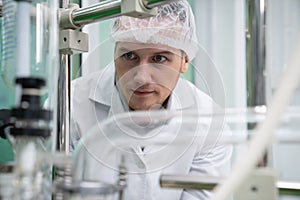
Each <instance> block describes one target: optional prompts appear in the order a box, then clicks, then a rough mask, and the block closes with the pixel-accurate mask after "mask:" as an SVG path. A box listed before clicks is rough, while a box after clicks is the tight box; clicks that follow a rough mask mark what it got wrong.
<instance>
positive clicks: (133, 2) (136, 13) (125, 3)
mask: <svg viewBox="0 0 300 200" xmlns="http://www.w3.org/2000/svg"><path fill="white" fill-rule="evenodd" d="M121 12H122V14H123V15H127V16H130V17H137V18H146V17H151V16H155V15H156V14H157V8H152V9H149V8H146V7H145V5H144V2H143V1H142V0H122V3H121Z"/></svg>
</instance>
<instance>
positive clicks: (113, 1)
mask: <svg viewBox="0 0 300 200" xmlns="http://www.w3.org/2000/svg"><path fill="white" fill-rule="evenodd" d="M120 15H121V0H107V1H102V2H100V3H97V4H95V5H92V6H88V7H85V8H80V9H77V10H75V11H74V12H73V13H72V17H73V22H74V24H77V25H79V26H82V25H86V24H90V23H93V22H97V21H100V20H105V19H110V18H113V17H117V16H120Z"/></svg>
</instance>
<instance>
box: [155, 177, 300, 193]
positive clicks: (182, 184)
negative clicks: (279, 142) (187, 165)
mask: <svg viewBox="0 0 300 200" xmlns="http://www.w3.org/2000/svg"><path fill="white" fill-rule="evenodd" d="M221 182H222V180H221V179H219V178H215V177H199V176H189V175H161V177H160V185H161V187H163V188H178V189H195V190H213V189H214V187H215V186H217V185H218V184H220V183H221ZM276 185H277V189H278V191H279V194H280V195H290V196H300V182H288V181H277V183H276Z"/></svg>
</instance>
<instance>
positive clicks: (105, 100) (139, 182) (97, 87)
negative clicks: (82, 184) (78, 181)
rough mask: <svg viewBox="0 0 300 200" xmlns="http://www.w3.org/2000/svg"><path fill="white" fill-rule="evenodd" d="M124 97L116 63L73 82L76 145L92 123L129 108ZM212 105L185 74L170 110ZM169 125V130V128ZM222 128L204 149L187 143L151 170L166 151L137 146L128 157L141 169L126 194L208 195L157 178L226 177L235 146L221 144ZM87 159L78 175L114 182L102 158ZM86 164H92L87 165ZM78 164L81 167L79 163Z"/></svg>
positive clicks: (135, 198) (139, 199)
mask: <svg viewBox="0 0 300 200" xmlns="http://www.w3.org/2000/svg"><path fill="white" fill-rule="evenodd" d="M121 98H122V97H121V96H120V94H119V92H118V89H117V88H116V86H115V70H114V66H113V65H110V66H108V67H106V68H105V69H103V70H101V71H99V72H97V73H94V74H92V75H88V76H85V77H81V78H79V79H77V80H75V81H74V82H73V83H72V104H71V106H72V119H73V123H74V124H76V126H75V127H76V129H75V130H74V129H73V131H72V137H71V140H72V141H71V145H72V147H73V148H74V147H75V146H76V144H77V142H78V140H79V138H81V137H82V135H84V134H87V133H88V132H89V130H90V128H91V127H94V126H95V125H96V124H98V123H99V122H101V121H102V120H104V119H106V118H107V117H109V116H112V115H114V114H118V113H122V112H125V110H126V108H124V105H123V103H122V100H121ZM213 106H214V103H213V101H212V100H211V98H210V97H209V96H207V95H206V94H205V93H203V92H201V91H200V90H199V89H197V88H196V87H195V86H194V85H193V84H191V83H190V82H188V81H186V80H183V79H181V78H180V79H179V81H178V83H177V85H176V87H175V89H174V91H173V92H172V94H171V96H170V98H169V102H168V109H169V110H182V111H184V110H199V111H200V112H201V109H202V108H203V109H205V110H207V108H213ZM217 123H219V122H217ZM175 126H176V125H175ZM216 126H220V129H223V122H221V123H219V124H217V125H216ZM167 129H169V130H170V127H168V128H167ZM175 129H176V127H175ZM224 132H225V131H224V130H222V131H221V132H220V134H217V136H216V137H213V139H211V140H207V141H209V142H207V144H205V145H201V148H200V147H199V146H198V145H191V146H189V148H188V149H185V151H184V153H183V154H182V155H181V157H180V158H178V159H176V161H175V162H173V163H172V164H171V165H168V166H166V167H162V168H161V169H159V167H156V168H155V169H159V170H152V171H151V170H150V172H149V170H147V169H150V168H151V167H152V166H154V165H151V163H152V164H157V162H161V161H163V160H164V159H167V158H168V155H165V154H164V153H162V154H158V155H157V157H153V156H152V157H151V156H149V157H147V153H146V151H147V150H148V149H147V148H146V149H145V150H144V151H142V150H141V148H133V149H132V151H133V152H135V153H136V156H132V158H130V159H129V160H130V162H131V163H132V164H133V165H136V166H137V168H139V169H140V171H139V172H140V173H138V174H129V175H128V178H127V188H126V191H125V197H124V199H128V200H143V199H145V200H161V199H164V200H175V199H182V200H195V199H208V198H209V196H210V193H209V192H207V191H191V190H187V191H185V190H184V191H183V190H180V189H176V190H175V189H165V188H160V186H159V177H160V175H161V174H174V175H175V174H180V175H184V174H195V175H203V176H219V177H224V176H226V175H227V174H228V172H229V170H230V169H229V168H230V160H231V152H232V148H231V147H230V146H226V145H224V144H221V143H220V141H221V140H220V138H221V137H222V135H223V133H224ZM175 148H176V147H175ZM85 159H86V162H85V163H84V164H83V163H82V165H84V167H85V168H88V170H87V171H86V172H82V173H83V174H84V175H80V176H84V178H85V179H99V180H102V181H103V180H104V181H105V182H109V183H115V182H116V179H117V172H115V171H114V170H112V169H110V168H109V167H106V166H104V165H102V164H101V163H99V162H98V163H96V164H95V163H93V164H92V162H91V161H88V159H87V158H85ZM88 165H89V167H87V166H88ZM150 165H151V166H150ZM78 167H79V168H80V166H78ZM151 169H154V168H151ZM143 171H144V173H143Z"/></svg>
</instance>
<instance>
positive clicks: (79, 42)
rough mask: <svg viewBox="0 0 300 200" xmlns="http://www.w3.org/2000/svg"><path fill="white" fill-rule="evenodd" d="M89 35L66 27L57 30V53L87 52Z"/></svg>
mask: <svg viewBox="0 0 300 200" xmlns="http://www.w3.org/2000/svg"><path fill="white" fill-rule="evenodd" d="M88 50H89V36H88V34H87V33H83V32H80V31H79V30H73V29H66V30H60V31H59V53H61V54H70V55H74V54H80V53H83V52H88Z"/></svg>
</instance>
